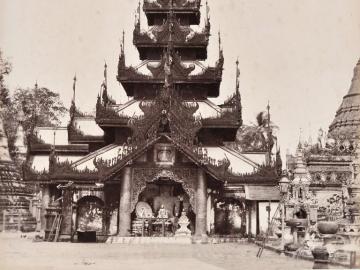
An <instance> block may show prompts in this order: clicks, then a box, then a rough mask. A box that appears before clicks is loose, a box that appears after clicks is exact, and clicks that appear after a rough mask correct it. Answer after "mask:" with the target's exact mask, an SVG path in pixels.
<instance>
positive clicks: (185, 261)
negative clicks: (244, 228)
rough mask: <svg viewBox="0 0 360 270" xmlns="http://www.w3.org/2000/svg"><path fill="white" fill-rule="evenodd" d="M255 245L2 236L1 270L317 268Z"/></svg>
mask: <svg viewBox="0 0 360 270" xmlns="http://www.w3.org/2000/svg"><path fill="white" fill-rule="evenodd" d="M257 251H258V247H257V246H255V245H253V244H240V243H226V244H208V245H168V244H156V245H150V244H148V245H126V244H123V245H122V244H100V243H99V244H78V243H48V242H32V241H31V240H30V239H21V238H20V235H19V234H9V233H6V234H3V233H0V269H1V270H8V269H11V270H14V269H24V270H27V269H34V270H35V269H36V270H45V269H46V270H55V269H56V270H57V269H75V270H77V269H87V270H92V269H101V270H107V269H109V270H110V269H111V270H115V269H126V270H143V269H144V270H153V269H154V270H155V269H156V270H162V269H169V270H191V269H196V270H220V269H225V270H233V269H234V270H235V269H250V270H252V269H254V270H258V269H259V270H265V269H266V270H275V269H290V270H297V269H311V268H312V265H313V263H312V262H310V261H304V260H296V259H294V258H290V257H286V256H279V255H278V254H276V253H274V252H272V251H269V250H264V252H263V255H262V257H261V258H260V259H258V258H256V253H257Z"/></svg>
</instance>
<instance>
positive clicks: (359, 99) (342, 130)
mask: <svg viewBox="0 0 360 270" xmlns="http://www.w3.org/2000/svg"><path fill="white" fill-rule="evenodd" d="M329 136H330V137H333V138H339V137H345V138H348V139H357V140H359V138H360V59H359V61H358V63H357V65H356V66H355V68H354V76H353V78H352V81H351V85H350V89H349V91H348V93H347V95H345V96H344V98H343V101H342V103H341V105H340V108H339V109H338V110H337V112H336V115H335V119H334V121H333V122H332V124H331V125H330V127H329Z"/></svg>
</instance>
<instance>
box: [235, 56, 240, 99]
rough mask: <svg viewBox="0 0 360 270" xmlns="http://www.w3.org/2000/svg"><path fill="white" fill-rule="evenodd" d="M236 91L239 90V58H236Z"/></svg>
mask: <svg viewBox="0 0 360 270" xmlns="http://www.w3.org/2000/svg"><path fill="white" fill-rule="evenodd" d="M235 64H236V93H238V92H239V88H240V80H239V78H240V69H239V58H237V59H236V62H235Z"/></svg>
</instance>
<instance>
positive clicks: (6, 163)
mask: <svg viewBox="0 0 360 270" xmlns="http://www.w3.org/2000/svg"><path fill="white" fill-rule="evenodd" d="M0 105H1V104H0ZM32 199H33V192H32V190H31V189H30V188H29V187H27V185H26V184H25V183H24V181H23V179H22V176H21V168H19V167H18V166H16V165H15V163H14V161H13V160H12V159H11V157H10V153H9V147H8V140H7V137H6V134H5V131H4V125H3V120H2V117H0V224H1V227H0V231H22V232H29V231H35V229H36V226H37V221H36V219H35V218H34V217H33V216H32V214H31V212H30V201H31V200H32Z"/></svg>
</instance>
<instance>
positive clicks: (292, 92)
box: [0, 0, 360, 152]
mask: <svg viewBox="0 0 360 270" xmlns="http://www.w3.org/2000/svg"><path fill="white" fill-rule="evenodd" d="M204 2H205V1H203V4H204ZM208 2H209V6H210V20H211V34H212V36H211V38H210V45H209V48H208V55H209V59H208V61H207V64H209V65H212V66H213V65H214V63H215V61H216V60H217V56H218V41H217V40H218V38H217V33H218V31H219V30H220V32H221V36H222V47H223V50H224V57H225V66H224V73H223V82H222V85H221V92H220V96H219V98H216V99H214V100H213V101H214V102H215V103H217V104H221V103H222V102H223V101H224V100H225V99H226V98H227V97H228V96H229V95H231V94H232V93H233V92H234V91H235V61H236V59H237V58H238V59H239V62H240V64H239V67H240V70H241V77H240V92H241V95H242V106H243V119H244V122H245V124H249V123H252V122H255V118H256V115H257V113H258V112H260V111H263V110H265V108H266V106H267V104H268V102H270V106H271V117H272V120H273V121H274V122H275V124H276V125H277V126H279V128H280V129H279V131H278V134H277V135H278V138H279V145H280V147H281V150H282V152H285V151H286V150H287V149H289V150H290V151H291V152H293V151H294V150H295V148H296V146H297V143H298V141H299V137H300V134H301V137H302V139H307V138H308V137H309V136H312V137H313V140H316V134H317V131H318V129H319V128H320V127H322V128H323V129H324V130H327V129H328V126H329V124H330V123H331V121H332V120H333V118H334V116H335V112H336V110H337V109H338V107H339V105H340V103H341V100H342V97H343V96H344V95H345V94H346V93H347V91H348V89H349V87H350V83H351V78H352V75H353V68H354V67H355V65H356V63H357V61H358V59H359V58H360V0H316V1H315V0H208ZM136 7H137V1H135V0H102V1H100V0H97V1H95V0H51V1H50V0H0V49H1V50H2V51H3V53H4V56H5V57H7V59H8V60H9V61H10V62H11V63H12V65H13V70H12V72H11V74H10V75H9V76H8V77H7V78H6V84H7V85H8V87H9V88H10V89H11V90H14V89H16V88H17V87H33V85H34V84H35V82H36V81H37V82H38V84H39V85H40V86H43V87H48V88H49V89H51V90H53V91H55V92H58V93H60V95H61V99H62V100H63V102H64V104H65V105H66V106H68V107H69V106H70V102H71V97H72V83H73V82H72V78H73V77H74V74H75V73H76V76H77V79H78V80H77V92H76V103H77V105H78V107H80V109H81V110H82V111H92V110H93V109H94V108H95V103H96V96H97V94H98V92H99V90H100V85H101V83H102V80H103V66H104V62H105V61H106V62H107V64H108V89H109V92H110V94H111V95H112V96H113V97H114V98H115V99H116V101H117V102H126V101H127V100H128V98H127V97H126V95H125V93H124V90H123V88H122V86H121V85H120V84H119V83H118V82H117V81H116V72H117V71H116V69H117V62H118V57H119V52H120V39H121V35H122V34H121V33H122V31H123V30H125V32H126V34H125V42H126V44H125V53H126V62H127V64H132V65H134V66H135V65H137V64H139V63H140V61H139V59H138V53H137V50H136V48H135V47H134V46H133V44H132V31H133V28H134V14H135V9H136ZM204 14H205V8H204V7H202V15H203V16H202V19H201V24H202V25H204ZM141 23H142V28H143V29H146V27H147V25H146V20H145V18H144V15H143V14H142V17H141ZM300 130H301V131H300Z"/></svg>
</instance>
